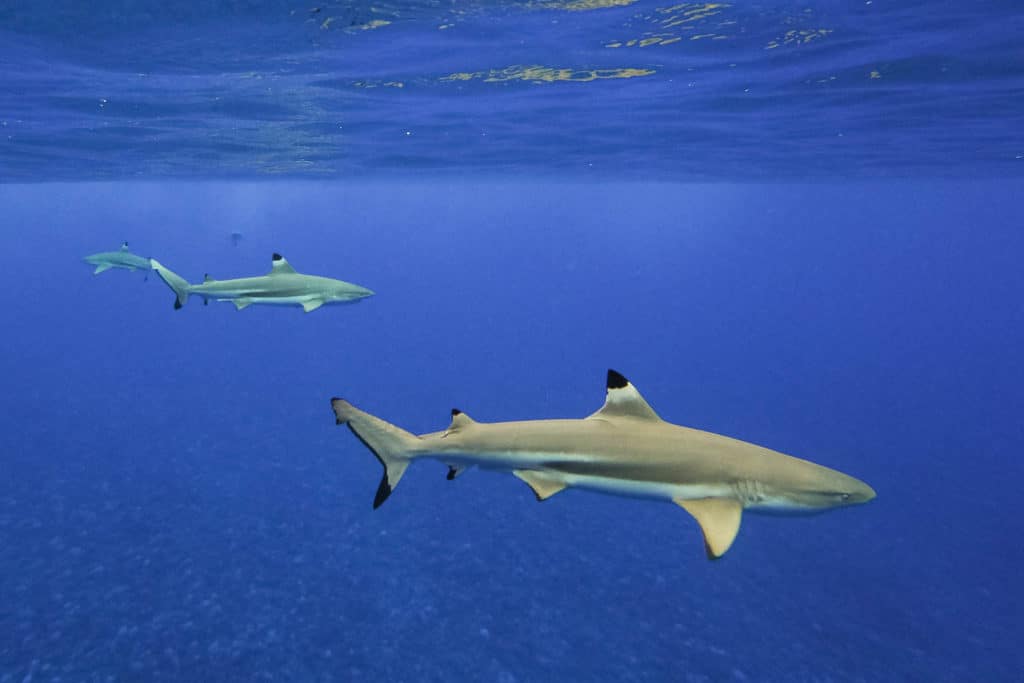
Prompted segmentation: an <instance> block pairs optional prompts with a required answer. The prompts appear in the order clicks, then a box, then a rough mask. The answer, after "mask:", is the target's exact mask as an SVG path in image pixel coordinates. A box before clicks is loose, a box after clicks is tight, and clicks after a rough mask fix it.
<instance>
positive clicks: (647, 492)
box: [426, 451, 738, 501]
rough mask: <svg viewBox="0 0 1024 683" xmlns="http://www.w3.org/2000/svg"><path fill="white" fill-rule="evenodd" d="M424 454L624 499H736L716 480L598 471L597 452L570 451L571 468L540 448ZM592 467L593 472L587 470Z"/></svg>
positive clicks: (557, 455) (729, 487)
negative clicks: (659, 478)
mask: <svg viewBox="0 0 1024 683" xmlns="http://www.w3.org/2000/svg"><path fill="white" fill-rule="evenodd" d="M426 457H429V458H432V459H437V460H441V461H443V462H444V463H446V464H448V465H449V466H458V467H470V466H476V467H478V468H480V469H482V470H492V471H498V472H522V471H529V472H535V473H537V474H538V475H542V476H543V477H544V479H546V480H548V481H550V482H558V483H560V484H563V485H565V486H566V487H573V488H579V489H586V490H590V491H596V492H599V493H606V494H611V495H617V496H624V497H627V498H646V499H657V500H670V501H671V500H695V499H701V498H734V499H735V498H738V495H737V492H736V490H735V488H734V487H733V486H732V485H730V484H728V483H724V482H722V483H717V482H707V483H704V482H665V481H657V480H655V479H653V478H651V479H645V478H643V477H629V478H624V477H615V476H607V475H603V474H601V473H600V472H601V464H602V462H604V458H602V457H601V456H599V455H587V454H581V453H574V454H572V463H573V467H572V470H573V471H566V470H565V469H563V468H560V467H558V466H551V465H552V464H554V463H564V462H566V457H567V454H565V453H554V452H544V451H496V452H495V451H492V452H485V453H466V452H458V451H454V452H441V453H431V454H429V455H427V456H426ZM587 469H593V473H587V472H586V470H587Z"/></svg>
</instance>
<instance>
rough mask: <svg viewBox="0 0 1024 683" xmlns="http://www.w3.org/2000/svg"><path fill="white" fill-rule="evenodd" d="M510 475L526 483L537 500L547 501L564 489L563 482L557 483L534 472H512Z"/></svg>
mask: <svg viewBox="0 0 1024 683" xmlns="http://www.w3.org/2000/svg"><path fill="white" fill-rule="evenodd" d="M512 474H514V475H516V476H517V477H518V478H520V479H522V480H523V481H524V482H526V485H527V486H529V487H530V488H531V489H533V494H534V495H535V496H537V500H547V499H548V498H550V497H551V496H553V495H555V494H556V493H558V492H559V491H561V490H563V489H565V488H566V484H565V482H562V481H558V480H557V479H554V478H552V477H549V476H547V475H545V474H543V473H541V472H537V471H536V470H512Z"/></svg>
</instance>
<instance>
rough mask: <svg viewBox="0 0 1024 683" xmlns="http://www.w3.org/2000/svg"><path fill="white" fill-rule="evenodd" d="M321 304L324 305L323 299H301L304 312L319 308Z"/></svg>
mask: <svg viewBox="0 0 1024 683" xmlns="http://www.w3.org/2000/svg"><path fill="white" fill-rule="evenodd" d="M323 305H324V300H323V299H313V300H311V301H303V302H302V310H304V311H305V312H306V313H311V312H312V311H315V310H316V309H318V308H320V307H321V306H323Z"/></svg>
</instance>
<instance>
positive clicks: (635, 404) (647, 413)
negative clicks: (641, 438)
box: [590, 370, 661, 422]
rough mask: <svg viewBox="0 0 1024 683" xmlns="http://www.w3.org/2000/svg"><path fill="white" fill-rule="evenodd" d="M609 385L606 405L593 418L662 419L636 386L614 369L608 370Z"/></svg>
mask: <svg viewBox="0 0 1024 683" xmlns="http://www.w3.org/2000/svg"><path fill="white" fill-rule="evenodd" d="M607 386H608V393H607V394H606V396H605V400H604V405H603V406H601V409H600V410H598V411H597V412H596V413H594V414H593V415H591V416H590V417H591V418H604V419H607V418H611V417H632V418H636V419H638V420H655V421H658V422H660V421H661V418H660V417H658V414H657V413H656V412H654V409H653V408H651V406H649V405H647V401H645V400H644V397H643V396H641V395H640V392H639V391H637V390H636V387H634V386H633V385H632V384H630V382H629V380H628V379H626V378H625V377H623V376H622V375H620V374H619V373H617V372H615V371H614V370H608V384H607Z"/></svg>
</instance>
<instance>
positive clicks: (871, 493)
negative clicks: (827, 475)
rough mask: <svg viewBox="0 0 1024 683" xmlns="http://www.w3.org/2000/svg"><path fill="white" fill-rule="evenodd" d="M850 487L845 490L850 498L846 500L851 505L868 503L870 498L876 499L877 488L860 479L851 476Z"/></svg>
mask: <svg viewBox="0 0 1024 683" xmlns="http://www.w3.org/2000/svg"><path fill="white" fill-rule="evenodd" d="M850 483H851V485H850V487H849V489H848V490H847V491H846V492H845V493H846V495H847V496H848V498H847V499H846V502H847V503H848V504H850V505H856V504H857V503H866V502H868V501H869V500H874V498H875V496H876V495H877V494H876V493H875V490H874V489H873V488H871V487H870V486H868V485H867V484H865V483H864V482H862V481H861V480H860V479H854V478H853V477H850Z"/></svg>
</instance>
